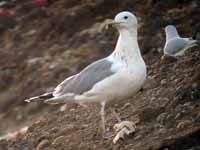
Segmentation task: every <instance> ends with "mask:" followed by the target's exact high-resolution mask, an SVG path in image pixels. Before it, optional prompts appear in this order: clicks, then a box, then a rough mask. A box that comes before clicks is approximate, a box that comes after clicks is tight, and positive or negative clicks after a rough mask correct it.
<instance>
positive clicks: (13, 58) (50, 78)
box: [0, 0, 200, 150]
mask: <svg viewBox="0 0 200 150" xmlns="http://www.w3.org/2000/svg"><path fill="white" fill-rule="evenodd" d="M18 7H19V8H18V9H19V10H20V11H19V13H17V14H16V15H15V16H12V17H11V18H9V20H7V22H6V24H5V25H4V26H0V34H1V37H0V42H1V45H0V58H1V59H0V83H1V84H0V122H1V124H0V134H2V135H3V134H5V133H7V132H10V131H14V130H15V129H16V128H19V127H23V126H25V125H28V126H30V127H29V129H28V132H27V133H26V134H25V135H21V136H19V137H17V138H16V139H15V140H9V141H6V140H1V141H0V150H1V149H2V150H5V149H10V150H18V149H19V150H22V149H23V150H29V149H31V150H32V149H36V148H37V149H38V150H39V149H40V150H41V149H48V150H54V149H56V150H66V149H67V150H70V149H97V150H103V149H106V150H109V149H113V150H116V149H123V150H125V149H127V150H130V149H136V150H167V149H168V150H197V149H200V148H199V147H200V144H199V139H198V138H199V137H200V120H199V118H200V111H199V110H200V109H199V106H200V74H199V69H200V65H199V64H200V51H199V48H193V49H191V50H190V51H188V53H187V54H186V55H185V56H184V57H182V58H180V59H178V60H170V59H165V60H161V54H159V53H158V49H159V48H161V47H162V46H163V42H164V38H165V37H164V34H163V31H162V27H164V26H165V25H166V24H169V23H173V22H174V23H176V25H177V27H178V30H179V31H180V33H181V35H185V36H187V35H192V33H194V31H195V30H199V29H200V24H199V18H200V17H199V14H200V12H199V11H200V10H199V9H197V8H199V1H198V0H193V1H179V0H177V1H172V0H166V1H153V0H145V1H143V2H141V1H136V0H135V1H131V0H126V1H123V3H122V2H120V1H103V0H98V1H89V0H82V1H79V2H78V1H75V0H71V1H69V0H57V1H56V2H54V3H52V4H51V5H50V6H48V7H47V8H42V9H36V8H32V9H27V7H28V8H30V7H31V5H29V4H27V3H24V4H23V5H19V6H18ZM127 9H128V10H134V11H135V12H136V14H137V15H139V16H141V17H142V18H143V20H142V21H143V25H142V27H141V28H140V30H139V42H140V47H141V49H142V51H143V53H144V58H145V62H146V63H147V65H148V80H147V82H146V85H145V86H144V88H143V90H142V91H141V92H139V93H138V94H137V95H135V96H133V98H131V99H128V100H124V101H123V102H122V103H121V104H115V105H112V107H114V108H115V109H116V110H117V112H118V113H119V114H120V117H121V118H122V119H123V120H132V121H134V120H135V119H136V118H139V119H140V122H139V123H138V124H137V130H136V133H135V134H134V135H131V136H128V137H126V138H125V140H123V141H120V142H119V143H118V144H116V145H113V144H112V139H108V140H102V138H101V131H100V116H99V106H98V105H91V106H90V107H89V108H82V107H80V106H77V105H75V104H69V105H67V107H66V110H65V111H64V112H63V111H60V107H61V106H49V105H45V104H42V103H32V104H26V103H25V102H24V101H23V100H24V99H25V98H27V97H31V96H34V95H37V94H41V93H43V92H46V91H50V90H52V89H53V87H54V86H56V85H57V84H58V83H59V82H61V81H62V80H63V79H64V78H66V77H67V76H69V75H72V74H74V73H76V72H78V71H79V70H81V69H82V68H83V67H84V66H86V65H87V64H89V63H90V62H92V61H94V60H96V59H98V58H100V57H103V56H105V55H107V54H109V53H110V52H111V51H110V50H109V49H113V47H114V44H115V41H116V36H117V34H116V32H115V31H113V30H109V31H107V32H103V33H101V32H98V30H99V27H100V25H101V23H102V22H103V21H104V20H105V19H106V18H112V17H113V16H114V15H115V14H116V13H117V12H119V11H121V10H127ZM4 19H5V18H4ZM186 20H187V21H186ZM13 22H14V23H16V24H14V27H13ZM7 23H8V24H11V25H10V26H8V25H7ZM75 23H76V24H75ZM152 37H153V38H152ZM107 49H108V50H107ZM106 117H107V128H108V129H109V132H113V130H112V126H113V125H114V124H115V123H116V122H117V121H116V120H115V119H114V117H113V116H112V114H111V113H110V110H109V109H107V116H106Z"/></svg>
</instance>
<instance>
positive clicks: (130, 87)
mask: <svg viewBox="0 0 200 150" xmlns="http://www.w3.org/2000/svg"><path fill="white" fill-rule="evenodd" d="M145 80H146V72H145V71H144V72H140V73H137V74H136V73H130V72H120V73H118V74H116V75H114V76H112V77H109V78H108V79H105V80H103V81H102V82H100V83H98V84H97V85H95V86H94V87H93V88H92V89H91V90H90V91H88V92H87V93H85V94H84V97H82V98H84V99H85V101H87V98H88V99H93V100H94V101H102V100H105V101H110V100H121V99H125V98H129V97H131V96H133V95H134V93H136V92H137V91H138V90H140V89H141V87H142V85H143V84H144V82H145ZM84 99H83V100H84Z"/></svg>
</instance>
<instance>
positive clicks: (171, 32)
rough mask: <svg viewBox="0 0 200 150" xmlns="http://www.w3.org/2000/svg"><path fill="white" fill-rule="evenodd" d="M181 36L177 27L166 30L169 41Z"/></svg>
mask: <svg viewBox="0 0 200 150" xmlns="http://www.w3.org/2000/svg"><path fill="white" fill-rule="evenodd" d="M178 37H180V36H179V34H178V32H177V30H176V29H172V30H168V31H167V32H166V39H167V41H169V40H170V39H173V38H178Z"/></svg>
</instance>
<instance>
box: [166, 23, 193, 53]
mask: <svg viewBox="0 0 200 150" xmlns="http://www.w3.org/2000/svg"><path fill="white" fill-rule="evenodd" d="M165 34H166V42H165V46H164V55H167V56H173V57H176V56H182V55H184V52H185V51H186V50H187V49H189V48H191V47H193V46H195V45H196V43H197V40H194V39H193V38H192V37H191V38H182V37H180V36H179V34H178V32H177V30H176V27H175V26H173V25H168V26H166V27H165Z"/></svg>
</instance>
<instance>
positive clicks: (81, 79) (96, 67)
mask: <svg viewBox="0 0 200 150" xmlns="http://www.w3.org/2000/svg"><path fill="white" fill-rule="evenodd" d="M111 67H112V62H110V61H108V60H107V59H106V58H104V59H101V60H98V61H96V62H94V63H92V64H91V65H89V66H87V67H86V68H85V69H84V70H82V71H81V72H80V73H79V74H76V75H74V76H71V77H69V78H67V79H66V80H64V81H63V82H62V83H61V84H60V85H58V86H57V87H56V88H55V91H54V92H53V95H54V96H62V95H63V94H67V93H74V94H82V93H84V92H86V91H89V90H90V89H91V88H92V87H93V86H94V85H95V84H96V83H97V82H99V81H101V80H103V79H105V78H106V77H109V76H111V75H113V74H114V72H113V71H112V70H111Z"/></svg>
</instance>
